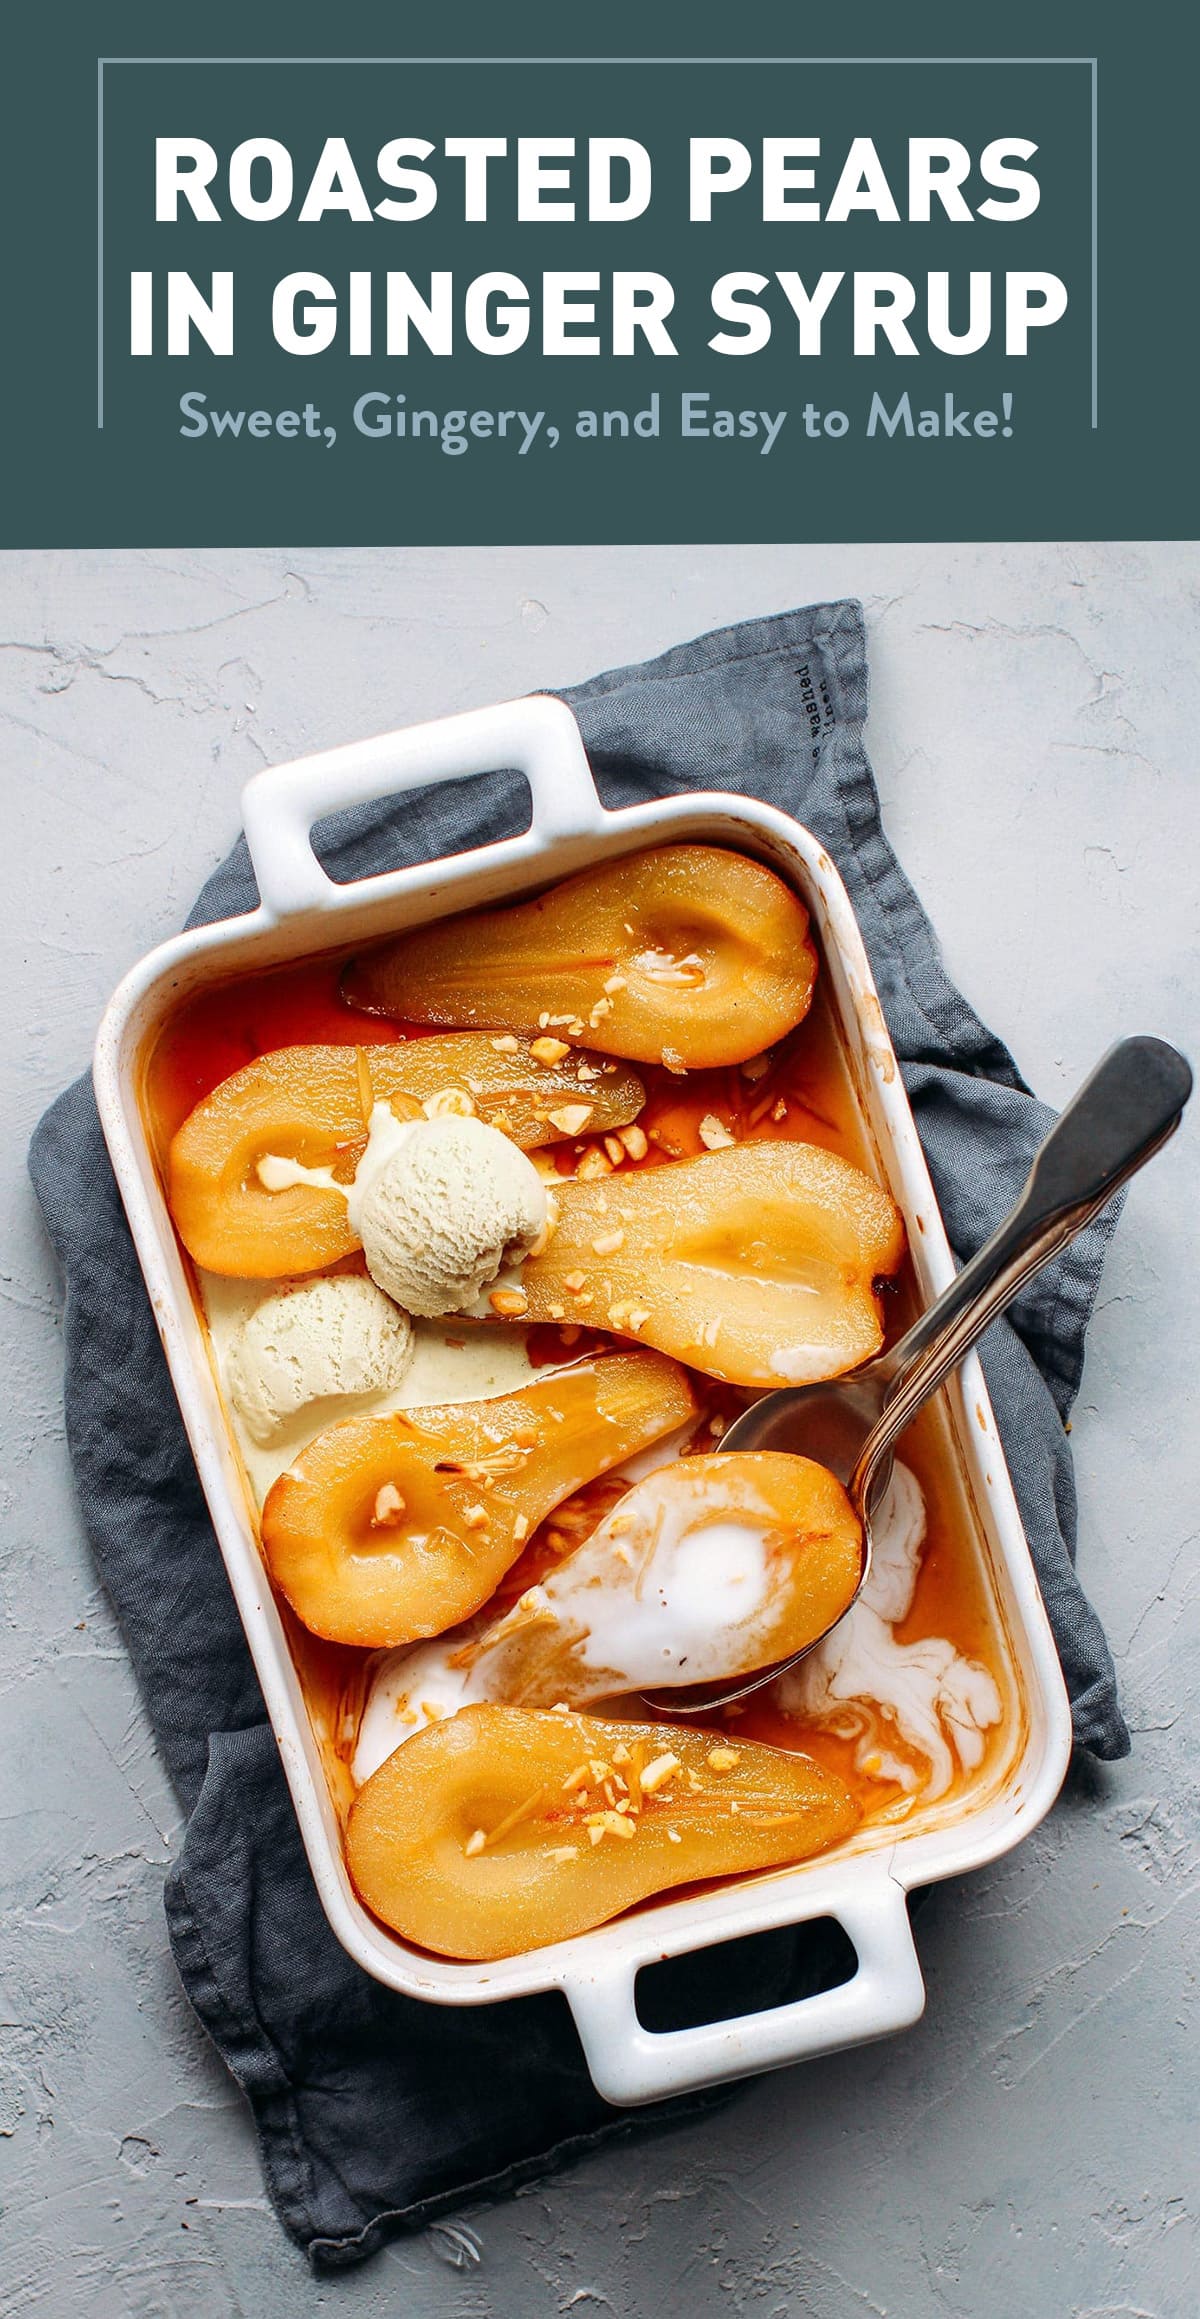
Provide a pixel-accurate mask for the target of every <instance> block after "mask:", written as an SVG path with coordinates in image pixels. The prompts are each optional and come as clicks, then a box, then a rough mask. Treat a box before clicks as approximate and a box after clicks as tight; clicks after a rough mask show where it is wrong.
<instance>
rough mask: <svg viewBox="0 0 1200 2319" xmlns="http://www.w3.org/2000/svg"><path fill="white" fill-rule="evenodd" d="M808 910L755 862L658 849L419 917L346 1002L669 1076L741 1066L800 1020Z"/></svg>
mask: <svg viewBox="0 0 1200 2319" xmlns="http://www.w3.org/2000/svg"><path fill="white" fill-rule="evenodd" d="M815 976H816V953H815V951H814V949H813V946H812V943H811V942H810V940H809V934H808V912H807V911H806V910H805V908H804V905H803V903H802V902H800V901H798V900H797V898H796V896H795V894H794V893H793V892H792V890H791V887H790V886H786V885H785V884H784V882H783V879H782V878H778V877H776V875H775V873H774V871H773V870H768V869H765V868H764V866H763V864H762V863H761V862H754V861H750V860H749V859H748V858H747V856H746V855H745V854H737V853H729V852H727V851H725V850H724V849H723V848H722V847H719V846H705V845H667V846H655V847H653V848H651V849H650V850H649V851H647V852H645V853H636V854H625V855H623V856H622V858H621V859H620V860H619V861H613V862H602V863H601V864H600V865H599V866H598V867H597V868H595V869H590V870H584V871H582V872H581V873H580V875H579V876H578V877H574V878H568V879H567V880H566V881H565V883H564V884H562V885H560V886H552V887H551V889H550V891H549V893H547V894H541V895H539V896H538V898H537V899H536V901H532V902H520V903H517V904H516V905H515V906H513V907H510V908H509V909H505V910H473V911H472V912H471V913H470V915H469V916H465V917H462V918H451V919H448V920H445V921H443V923H442V924H440V925H437V926H422V927H421V928H420V929H419V930H418V931H416V932H414V933H412V934H404V935H401V937H400V939H399V941H397V942H389V943H387V944H385V945H384V946H383V947H382V948H380V949H378V950H372V951H368V952H366V953H365V954H364V955H363V956H362V957H361V958H356V959H353V960H352V961H351V963H350V965H349V966H348V967H347V969H346V972H345V974H344V976H343V980H342V989H343V993H344V995H345V997H346V998H347V999H348V1000H349V1002H350V1004H351V1006H355V1007H361V1008H363V1009H364V1010H365V1011H366V1012H367V1013H368V1014H382V1015H392V1016H395V1017H397V1018H401V1019H403V1020H406V1021H409V1022H421V1023H448V1024H458V1025H461V1026H462V1027H464V1028H467V1027H469V1028H471V1029H477V1028H481V1027H485V1026H487V1025H496V1026H499V1027H501V1028H503V1029H506V1030H522V1031H528V1032H530V1033H534V1032H536V1031H538V1030H541V1031H543V1032H544V1031H546V1030H549V1031H552V1032H554V1033H555V1034H556V1035H557V1036H559V1037H560V1038H563V1039H566V1040H568V1041H571V1042H575V1041H582V1042H584V1043H585V1044H586V1045H588V1046H592V1047H598V1048H600V1049H601V1050H603V1051H604V1052H605V1053H608V1054H611V1055H628V1056H631V1057H632V1058H633V1059H634V1061H636V1062H642V1063H665V1064H666V1065H667V1066H668V1068H669V1069H676V1070H699V1069H702V1068H704V1067H706V1066H711V1065H717V1064H726V1063H744V1062H746V1061H748V1060H749V1058H750V1057H751V1056H752V1055H758V1054H760V1053H761V1052H762V1050H763V1048H764V1047H768V1046H770V1045H771V1043H772V1041H773V1040H775V1039H780V1038H782V1037H783V1035H784V1033H785V1031H790V1030H793V1029H794V1028H795V1025H796V1024H797V1023H798V1022H801V1021H802V1020H803V1018H804V1016H805V1015H806V1014H807V1012H808V1009H809V1005H810V1003H811V1000H812V991H813V982H814V979H815Z"/></svg>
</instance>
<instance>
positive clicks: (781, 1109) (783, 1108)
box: [771, 1095, 787, 1126]
mask: <svg viewBox="0 0 1200 2319" xmlns="http://www.w3.org/2000/svg"><path fill="white" fill-rule="evenodd" d="M771 1117H772V1119H773V1120H774V1121H775V1124H776V1126H778V1125H779V1122H780V1120H781V1119H786V1118H787V1105H786V1103H785V1102H784V1100H783V1097H782V1095H781V1096H780V1098H779V1101H778V1103H777V1104H776V1105H775V1107H774V1110H773V1111H772V1113H771Z"/></svg>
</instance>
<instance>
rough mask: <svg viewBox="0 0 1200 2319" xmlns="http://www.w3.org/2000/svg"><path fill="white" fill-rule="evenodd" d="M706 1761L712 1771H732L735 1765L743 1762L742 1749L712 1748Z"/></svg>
mask: <svg viewBox="0 0 1200 2319" xmlns="http://www.w3.org/2000/svg"><path fill="white" fill-rule="evenodd" d="M704 1760H705V1762H706V1764H707V1765H708V1768H709V1770H710V1771H732V1770H733V1768H734V1765H735V1764H738V1763H740V1762H741V1760H742V1755H741V1749H740V1748H737V1747H710V1749H709V1751H708V1754H707V1755H706V1756H705V1758H704Z"/></svg>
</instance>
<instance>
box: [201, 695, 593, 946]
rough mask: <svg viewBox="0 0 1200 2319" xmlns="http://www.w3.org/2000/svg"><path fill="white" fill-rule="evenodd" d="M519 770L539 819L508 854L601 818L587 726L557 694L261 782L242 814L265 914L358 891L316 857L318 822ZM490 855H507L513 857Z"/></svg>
mask: <svg viewBox="0 0 1200 2319" xmlns="http://www.w3.org/2000/svg"><path fill="white" fill-rule="evenodd" d="M510 768H511V770H513V771H514V772H517V773H523V774H524V776H525V779H526V780H527V781H528V783H529V791H530V796H531V799H532V803H533V819H532V823H531V825H530V828H529V830H528V831H527V832H526V833H525V835H524V837H523V838H520V839H513V840H508V841H506V842H507V847H508V850H510V851H525V850H531V849H532V847H533V846H534V845H535V844H542V843H544V842H545V841H546V840H547V839H549V838H556V837H565V836H578V835H579V834H580V833H581V832H583V831H587V830H590V829H592V828H594V827H595V826H596V824H597V822H598V820H599V819H600V817H601V816H602V813H603V808H602V806H601V804H600V801H599V798H598V797H597V795H596V790H595V785H594V783H593V781H592V776H591V769H590V767H589V765H588V761H587V755H586V752H585V750H584V746H583V741H582V738H581V736H580V731H579V727H578V725H577V724H576V722H575V719H574V717H573V716H572V714H571V711H570V709H569V708H568V707H567V705H566V702H565V701H560V700H556V699H555V698H554V697H553V695H551V694H548V693H533V694H530V695H529V696H528V697H527V698H526V699H524V700H515V701H501V702H499V703H498V704H497V706H496V707H494V708H488V709H468V710H467V711H466V712H465V713H464V714H463V715H462V716H457V717H440V718H438V719H437V720H436V722H434V723H432V724H427V725H410V726H408V727H407V728H405V729H404V730H402V731H400V732H395V733H380V734H379V735H378V736H377V738H376V739H374V740H370V741H352V742H350V743H349V744H348V745H347V746H346V747H344V748H339V749H325V750H322V751H321V752H320V753H319V754H317V755H315V756H312V757H297V758H296V759H295V760H294V761H293V763H291V764H290V765H272V766H270V767H269V768H268V770H267V771H266V772H264V773H256V774H255V776H254V779H253V780H252V781H250V782H248V783H247V786H246V788H245V789H244V791H243V793H242V814H243V819H244V823H245V830H246V843H247V845H248V846H249V848H250V859H251V861H252V862H253V864H254V875H255V877H256V879H257V881H258V891H259V896H260V899H261V901H262V905H263V908H264V910H265V911H266V913H267V915H268V916H269V917H271V918H275V919H279V918H291V917H295V916H297V915H298V914H299V913H301V912H303V911H306V910H322V909H325V910H327V909H328V908H329V904H330V901H331V899H332V898H334V897H337V898H338V899H339V900H341V901H344V900H345V898H346V896H347V895H348V894H350V893H352V892H354V891H355V889H354V888H353V887H351V886H339V885H337V884H335V882H334V880H333V879H332V878H330V877H328V876H327V875H326V873H325V871H324V870H323V869H322V867H321V864H320V862H319V861H318V860H317V857H316V855H315V853H314V852H313V848H312V829H313V823H314V822H316V821H319V820H321V819H322V817H323V816H324V815H326V814H329V813H337V812H339V811H340V810H341V809H342V808H344V807H346V806H349V805H365V804H368V803H369V802H370V801H371V800H372V799H374V798H376V797H388V796H391V795H392V794H393V793H394V792H397V791H404V790H408V789H425V788H428V787H430V786H431V785H432V784H434V783H435V782H439V781H465V780H469V779H470V778H471V777H472V775H474V774H477V773H497V772H503V771H506V770H508V769H510ZM487 850H488V852H489V853H490V854H492V855H493V856H499V855H501V854H502V852H503V851H504V850H505V848H504V847H503V846H499V845H497V846H489V847H488V849H487ZM363 882H366V883H370V884H371V885H372V887H377V886H378V883H379V881H378V880H377V879H375V878H372V879H371V880H369V881H360V883H363Z"/></svg>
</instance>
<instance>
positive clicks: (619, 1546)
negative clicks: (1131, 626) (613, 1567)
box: [613, 1538, 633, 1570]
mask: <svg viewBox="0 0 1200 2319" xmlns="http://www.w3.org/2000/svg"><path fill="white" fill-rule="evenodd" d="M613 1560H614V1562H623V1563H624V1565H625V1568H626V1569H627V1570H632V1568H633V1556H632V1554H631V1553H630V1551H629V1548H628V1546H626V1545H625V1543H624V1541H623V1540H622V1539H620V1538H618V1540H617V1543H616V1545H615V1546H614V1547H613Z"/></svg>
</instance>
